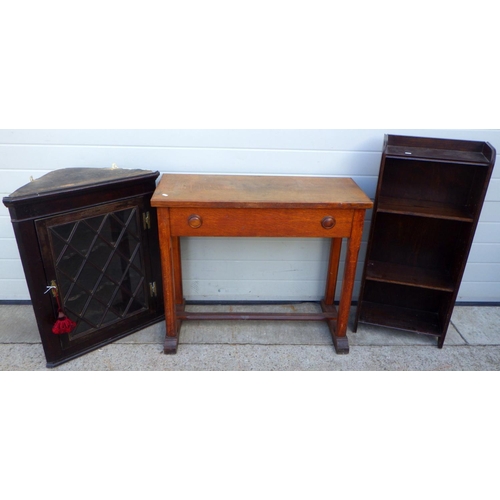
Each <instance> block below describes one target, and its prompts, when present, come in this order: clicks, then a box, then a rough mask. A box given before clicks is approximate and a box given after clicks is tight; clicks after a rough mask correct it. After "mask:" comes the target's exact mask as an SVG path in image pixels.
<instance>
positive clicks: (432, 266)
mask: <svg viewBox="0 0 500 500" xmlns="http://www.w3.org/2000/svg"><path fill="white" fill-rule="evenodd" d="M494 163H495V149H494V148H493V147H492V146H491V145H490V144H488V143H486V142H477V141H462V140H447V139H432V138H422V137H407V136H397V135H386V136H385V141H384V148H383V154H382V160H381V166H380V172H379V178H378V185H377V192H376V198H375V203H374V208H373V216H372V223H371V229H370V236H369V242H368V248H367V254H366V259H365V267H364V272H363V278H362V282H361V291H360V296H359V301H358V307H357V312H356V318H355V323H354V331H356V329H357V326H358V322H362V323H369V324H373V325H380V326H386V327H391V328H396V329H401V330H407V331H410V332H415V333H419V334H424V335H431V336H435V337H437V343H438V347H440V348H441V347H442V346H443V343H444V340H445V336H446V331H447V329H448V325H449V322H450V318H451V314H452V311H453V307H454V305H455V301H456V297H457V293H458V290H459V287H460V283H461V280H462V276H463V273H464V269H465V265H466V263H467V258H468V255H469V250H470V248H471V245H472V240H473V238H474V233H475V230H476V226H477V223H478V219H479V215H480V212H481V208H482V206H483V202H484V198H485V195H486V190H487V188H488V184H489V180H490V177H491V173H492V170H493V166H494Z"/></svg>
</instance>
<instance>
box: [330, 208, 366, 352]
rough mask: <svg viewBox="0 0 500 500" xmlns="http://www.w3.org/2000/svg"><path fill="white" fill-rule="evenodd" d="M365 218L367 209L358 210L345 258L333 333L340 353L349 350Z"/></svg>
mask: <svg viewBox="0 0 500 500" xmlns="http://www.w3.org/2000/svg"><path fill="white" fill-rule="evenodd" d="M364 220H365V210H356V211H355V212H354V217H353V223H352V231H351V237H350V238H349V239H348V240H347V253H346V258H345V269H344V277H343V279H342V292H341V295H340V303H339V314H338V318H337V325H336V331H335V334H334V335H333V342H334V344H335V349H336V351H337V353H338V354H347V353H348V352H349V342H348V340H347V335H346V331H347V323H348V321H349V312H350V308H351V301H352V291H353V288H354V278H355V275H356V265H357V263H358V254H359V248H360V246H361V236H362V234H363V223H364Z"/></svg>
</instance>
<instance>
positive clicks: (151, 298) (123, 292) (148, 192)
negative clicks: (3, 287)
mask: <svg viewBox="0 0 500 500" xmlns="http://www.w3.org/2000/svg"><path fill="white" fill-rule="evenodd" d="M158 176H159V172H152V171H149V170H138V169H135V170H127V169H119V168H111V169H107V168H65V169H60V170H56V171H53V172H50V173H49V174H47V175H44V176H43V177H41V178H39V179H37V180H35V181H33V182H30V183H29V184H27V185H25V186H23V187H21V188H20V189H18V190H17V191H15V192H14V193H12V194H11V195H10V196H8V197H6V198H4V199H3V202H4V204H5V205H6V206H7V207H8V208H9V211H10V216H11V220H12V225H13V227H14V233H15V236H16V240H17V244H18V248H19V253H20V256H21V260H22V264H23V268H24V272H25V275H26V281H27V284H28V289H29V292H30V296H31V301H32V304H33V309H34V312H35V317H36V321H37V325H38V329H39V333H40V337H41V340H42V345H43V348H44V352H45V357H46V360H47V366H48V367H54V366H56V365H59V364H61V363H63V362H65V361H68V360H70V359H73V358H75V357H77V356H80V355H82V354H84V353H86V352H89V351H91V350H93V349H97V348H98V347H101V346H103V345H105V344H107V343H110V342H113V341H114V340H117V339H119V338H121V337H124V336H126V335H129V334H131V333H133V332H135V331H137V330H140V329H142V328H145V327H146V326H149V325H151V324H153V323H156V322H158V321H161V320H163V319H164V308H163V297H162V290H163V287H162V282H161V268H160V258H159V244H158V230H157V222H156V212H155V210H154V209H151V206H150V199H151V196H152V194H153V192H154V190H155V188H156V179H157V177H158ZM59 312H62V317H65V318H69V320H71V321H70V322H71V325H72V327H71V331H69V332H67V333H59V334H55V333H54V332H53V331H52V329H53V327H54V324H55V322H56V321H57V318H58V314H59Z"/></svg>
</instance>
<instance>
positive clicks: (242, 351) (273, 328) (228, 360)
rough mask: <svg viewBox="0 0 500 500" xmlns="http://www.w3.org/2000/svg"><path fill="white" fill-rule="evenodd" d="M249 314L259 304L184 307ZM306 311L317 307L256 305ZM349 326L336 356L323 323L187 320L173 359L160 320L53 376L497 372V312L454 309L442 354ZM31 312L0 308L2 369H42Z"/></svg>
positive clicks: (421, 341) (387, 333)
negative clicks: (342, 351)
mask: <svg viewBox="0 0 500 500" xmlns="http://www.w3.org/2000/svg"><path fill="white" fill-rule="evenodd" d="M189 307H191V308H200V307H205V308H208V310H214V309H217V308H226V309H227V308H233V310H236V308H239V309H243V310H245V309H247V310H248V309H250V310H251V309H252V308H255V307H257V306H210V307H209V306H189ZM266 307H267V308H270V309H272V310H280V311H289V310H291V309H293V310H295V311H304V312H306V311H311V310H316V307H317V306H316V305H315V304H294V305H281V306H259V310H262V309H263V308H264V309H265V308H266ZM353 314H354V308H353V310H352V311H351V322H350V324H349V328H348V333H347V335H348V338H349V344H350V353H349V354H348V355H337V354H336V353H335V350H334V348H333V345H332V340H331V337H330V333H329V331H328V328H327V326H326V324H325V323H323V322H311V323H305V322H304V323H303V322H276V321H272V322H271V321H270V322H266V321H217V322H206V321H205V322H200V321H187V322H185V323H184V324H183V326H182V329H181V335H180V344H179V349H178V352H177V354H176V355H165V354H163V337H164V335H165V330H164V328H165V324H164V322H162V323H158V324H157V325H154V326H152V327H149V328H147V329H145V330H142V331H140V332H137V333H135V334H132V335H130V336H128V337H126V338H124V339H121V340H119V341H117V342H115V343H113V344H109V345H107V346H105V347H102V348H100V349H98V350H96V351H93V352H91V353H88V354H85V355H84V356H81V357H79V358H77V359H75V360H72V361H69V362H67V363H64V364H63V365H60V366H58V367H56V368H52V369H50V370H52V371H82V370H93V371H108V370H119V371H130V370H136V371H137V370H144V371H146V370H154V371H181V370H190V371H199V370H205V371H208V370H212V371H213V370H217V371H235V370H238V371H243V370H266V371H270V370H277V371H296V370H312V371H330V370H351V371H365V370H369V371H378V370H390V371H401V370H411V371H416V370H426V371H435V370H449V371H453V370H474V371H478V370H490V371H491V370H494V371H497V370H499V369H500V307H493V306H485V307H476V306H456V307H455V310H454V312H453V316H452V321H451V324H450V327H449V330H448V333H447V337H446V341H445V344H444V347H443V348H442V349H438V348H437V347H436V339H435V338H433V337H426V336H421V335H415V334H410V333H406V332H400V331H396V330H390V329H387V328H380V327H373V326H369V325H362V324H360V325H359V327H358V331H357V332H356V333H353V332H352V317H353ZM45 363H46V362H45V357H44V353H43V349H42V345H41V342H40V338H39V335H38V330H37V327H36V323H35V318H34V314H33V310H32V307H31V306H29V305H0V370H3V371H8V370H11V371H14V370H24V371H35V370H49V369H48V368H46V364H45Z"/></svg>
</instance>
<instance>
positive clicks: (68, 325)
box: [47, 281, 76, 335]
mask: <svg viewBox="0 0 500 500" xmlns="http://www.w3.org/2000/svg"><path fill="white" fill-rule="evenodd" d="M50 289H51V290H52V295H53V296H54V297H55V299H56V302H57V320H56V322H55V323H54V326H53V327H52V333H55V334H56V335H61V334H63V333H70V332H72V331H73V330H74V329H75V327H76V323H75V322H74V321H73V320H72V319H70V318H68V317H67V316H66V315H65V314H64V312H63V310H62V307H61V301H60V300H59V293H58V290H57V285H56V282H55V281H52V283H51V286H50V287H49V288H48V289H47V291H49V290H50Z"/></svg>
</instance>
